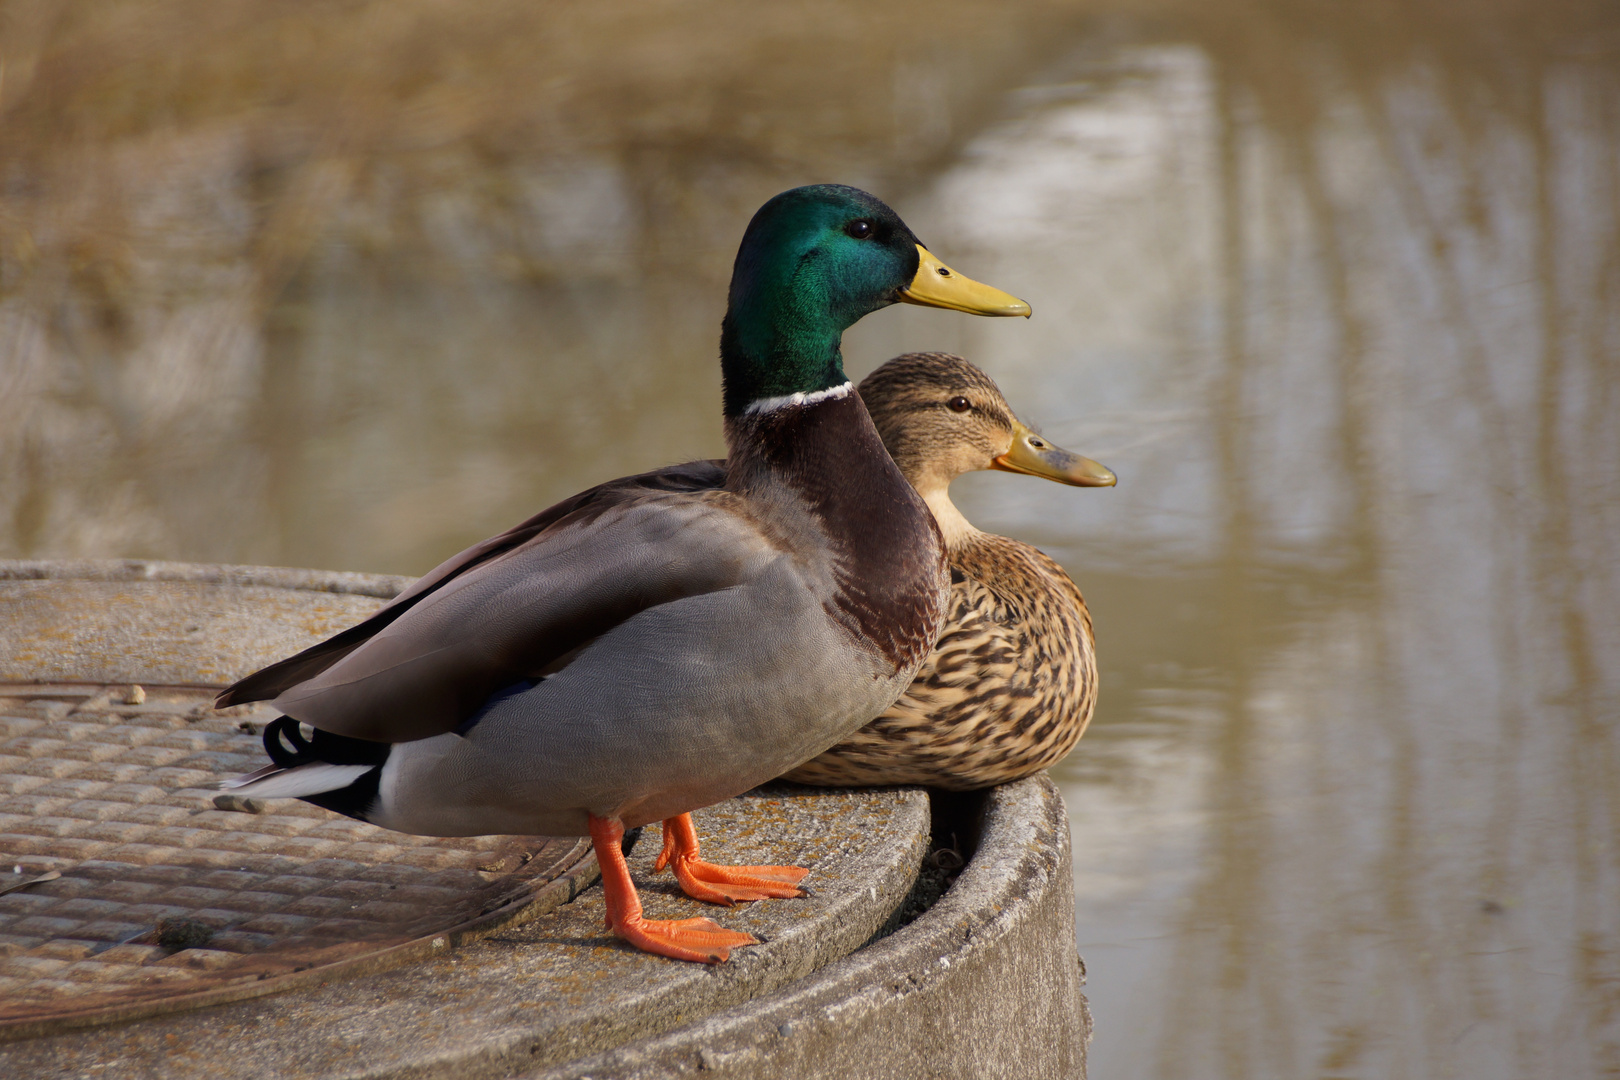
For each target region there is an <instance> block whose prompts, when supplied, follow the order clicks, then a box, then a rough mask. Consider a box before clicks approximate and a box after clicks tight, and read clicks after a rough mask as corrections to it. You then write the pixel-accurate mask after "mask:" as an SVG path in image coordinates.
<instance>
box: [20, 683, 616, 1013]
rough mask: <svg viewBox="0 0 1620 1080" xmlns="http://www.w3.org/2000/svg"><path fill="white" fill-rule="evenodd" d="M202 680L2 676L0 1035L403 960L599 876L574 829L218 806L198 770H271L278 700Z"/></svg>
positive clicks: (522, 914)
mask: <svg viewBox="0 0 1620 1080" xmlns="http://www.w3.org/2000/svg"><path fill="white" fill-rule="evenodd" d="M213 694H214V691H212V690H203V689H194V688H183V687H147V688H144V689H142V690H136V689H134V688H132V687H130V686H128V685H120V686H95V685H40V684H33V685H18V684H11V685H7V684H0V1037H8V1036H9V1037H20V1036H25V1035H32V1034H38V1033H41V1032H43V1031H48V1030H54V1029H56V1028H59V1027H62V1026H74V1025H78V1024H83V1023H93V1022H98V1021H103V1020H110V1019H128V1018H131V1017H134V1016H139V1015H146V1014H150V1013H154V1012H161V1011H169V1010H171V1009H174V1008H182V1007H192V1006H196V1005H202V1004H211V1003H215V1002H219V1001H228V1000H237V999H240V998H242V997H248V996H253V995H256V994H259V993H266V992H270V991H272V990H279V989H287V988H290V987H292V986H294V985H304V984H306V983H308V982H311V981H313V980H316V979H326V978H331V977H336V976H339V975H346V974H356V973H360V972H362V971H372V970H378V969H380V968H382V967H386V966H392V965H393V964H397V963H402V962H408V961H409V960H411V959H413V958H417V957H420V956H425V955H430V954H431V953H432V952H433V951H435V950H437V949H441V948H445V947H448V946H449V945H450V944H453V943H455V942H456V941H458V940H460V939H461V938H464V937H468V936H476V935H477V934H478V933H480V932H487V931H488V930H490V929H493V928H494V927H495V926H497V925H507V924H509V923H510V922H512V921H514V920H516V919H519V918H527V917H534V916H537V915H539V914H542V913H544V912H545V911H549V910H552V909H553V908H555V907H556V906H557V905H558V904H560V903H565V902H567V900H569V899H571V898H572V896H573V895H574V893H575V892H576V891H577V890H578V889H579V888H582V887H584V885H586V884H588V883H589V881H590V880H592V879H593V878H594V873H595V863H594V860H593V859H591V858H590V857H589V845H588V843H586V842H585V841H583V840H580V839H576V838H574V837H567V838H546V837H498V836H483V837H471V838H465V839H435V838H430V837H418V836H407V835H405V834H402V833H394V832H389V831H388V830H385V829H380V828H377V827H375V826H372V825H367V824H364V823H362V822H358V821H353V820H351V819H349V818H345V817H341V816H339V815H337V814H333V813H330V812H328V811H325V810H321V809H319V808H317V807H314V806H310V805H308V804H305V803H301V802H297V801H292V800H277V801H274V802H271V803H268V804H266V805H265V807H264V808H263V810H262V812H258V813H249V812H239V811H231V810H224V809H220V808H219V806H218V805H216V796H217V792H215V791H213V790H210V789H207V788H205V786H204V785H206V784H209V783H211V782H212V781H215V780H218V779H221V778H223V777H226V776H231V775H234V774H236V773H239V772H244V771H247V770H249V769H253V768H256V767H258V766H259V765H261V764H263V763H264V752H263V750H262V748H261V747H260V745H259V730H260V728H261V727H262V725H263V724H264V723H265V722H267V721H269V720H271V719H273V718H274V717H275V716H276V714H275V713H274V712H271V711H269V710H267V709H264V708H263V707H260V706H250V707H243V708H236V709H229V710H224V711H215V710H214V709H212V708H211V707H210V705H209V703H210V701H211V700H212V698H213ZM237 802H241V800H237ZM252 808H253V809H259V807H257V806H253V807H252ZM52 872H55V873H56V874H57V875H59V876H56V877H49V875H50V874H51V873H52Z"/></svg>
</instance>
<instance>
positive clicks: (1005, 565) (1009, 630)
mask: <svg viewBox="0 0 1620 1080" xmlns="http://www.w3.org/2000/svg"><path fill="white" fill-rule="evenodd" d="M860 392H861V396H862V398H863V399H864V400H865V401H866V403H867V407H868V409H869V410H870V411H871V413H872V417H873V420H874V421H875V422H876V424H877V426H878V430H879V432H880V433H881V434H882V436H883V440H884V444H885V445H886V446H887V447H889V449H890V452H891V453H892V454H893V455H894V457H895V460H896V463H897V464H899V465H900V468H901V471H902V472H903V473H905V475H906V478H907V479H908V480H910V481H912V483H913V484H914V485H915V486H916V487H917V488H918V490H919V492H921V493H922V494H923V495H924V497H925V498H926V499H928V501H929V504H930V506H931V507H933V508H934V511H935V514H936V516H937V517H939V518H940V519H941V525H942V527H943V528H944V532H945V536H946V544H947V551H948V555H949V559H950V564H951V569H952V574H951V578H952V585H951V596H950V603H949V607H948V609H947V613H946V622H945V626H944V629H943V631H942V632H941V635H940V638H939V641H938V643H937V645H936V646H935V648H934V651H933V652H932V653H931V654H930V655H929V656H928V658H927V659H926V660H925V661H924V662H923V666H922V668H921V669H920V670H919V671H918V674H917V677H916V679H915V681H914V682H913V683H912V684H911V687H910V688H909V689H908V690H907V691H906V693H905V694H904V695H903V696H902V697H901V698H900V700H899V701H897V702H895V704H894V705H892V706H891V707H890V708H889V709H888V710H887V711H886V712H884V713H883V714H882V715H881V716H879V717H878V718H877V719H875V720H873V721H872V722H871V723H869V724H867V725H866V726H865V727H864V728H862V729H861V730H860V731H858V732H856V733H855V734H854V735H852V736H850V737H848V738H846V739H845V740H844V741H842V742H840V743H838V744H837V745H836V746H834V747H833V748H832V749H830V750H828V751H826V752H825V753H823V754H821V755H820V756H819V757H817V758H815V759H813V760H811V761H809V762H807V763H805V764H804V765H801V766H799V767H798V768H796V769H794V770H793V771H792V772H790V773H788V774H787V779H790V780H795V781H798V782H800V783H805V784H816V785H822V786H837V785H859V784H922V785H929V786H934V787H942V788H949V789H953V790H970V789H973V788H980V787H987V786H990V785H992V784H999V783H1004V782H1007V781H1009V780H1016V779H1018V778H1020V777H1024V776H1028V775H1030V774H1031V773H1034V772H1037V771H1039V770H1041V769H1044V768H1046V767H1048V766H1049V765H1052V764H1053V763H1054V762H1056V761H1058V760H1059V759H1061V758H1062V757H1063V756H1064V755H1065V754H1067V753H1068V752H1069V751H1070V750H1071V749H1073V747H1074V745H1075V743H1076V741H1077V740H1079V738H1080V736H1081V735H1082V734H1083V733H1084V732H1085V729H1086V725H1087V724H1088V723H1089V722H1090V720H1091V714H1092V710H1093V708H1094V707H1095V704H1096V696H1097V664H1096V654H1095V651H1094V648H1093V639H1092V628H1091V616H1090V614H1089V612H1087V610H1086V605H1085V600H1084V599H1083V598H1082V597H1081V595H1080V590H1079V588H1078V587H1076V585H1075V584H1074V582H1073V581H1072V580H1070V578H1069V576H1068V575H1067V574H1066V573H1064V572H1063V569H1062V567H1060V566H1058V564H1057V563H1055V562H1053V561H1052V560H1051V559H1050V558H1048V557H1047V556H1045V555H1043V554H1042V553H1041V552H1039V551H1037V550H1036V549H1035V548H1033V547H1031V546H1030V545H1028V544H1024V543H1021V542H1019V541H1017V540H1012V539H1008V538H1007V537H1004V536H996V535H993V534H990V533H985V532H981V531H979V530H978V529H975V528H973V527H972V526H971V525H969V524H968V523H967V522H966V520H965V519H963V518H961V515H960V514H958V513H956V511H955V508H954V507H953V506H951V504H950V502H949V499H948V497H947V496H946V495H945V488H946V487H947V486H948V484H949V482H950V478H951V477H954V476H955V475H959V474H960V473H961V472H965V471H968V470H969V469H972V468H990V467H999V466H992V464H991V462H992V461H993V460H994V459H996V458H997V456H998V455H1000V454H1002V453H1003V452H1006V451H1007V447H1008V444H1009V443H1010V442H1011V441H1012V439H1013V437H1014V434H1015V432H1022V433H1023V434H1024V435H1026V436H1027V435H1028V434H1029V433H1028V431H1027V429H1024V428H1022V425H1019V424H1018V423H1017V420H1016V418H1014V417H1013V414H1012V412H1011V410H1010V409H1009V408H1008V407H1007V404H1006V402H1005V400H1004V399H1003V398H1002V396H1001V393H1000V391H999V390H997V389H996V387H995V384H994V383H993V382H991V381H990V379H989V378H988V377H987V376H985V375H984V373H983V372H981V371H979V370H978V369H977V368H975V367H973V365H971V364H969V363H968V362H967V361H966V360H963V359H961V358H960V357H955V356H949V355H946V354H939V353H923V354H911V355H908V356H903V357H898V358H896V359H895V360H891V361H890V362H889V363H888V364H885V365H884V366H883V367H882V368H879V369H878V370H877V371H876V372H874V373H873V374H872V375H871V376H870V377H869V378H868V379H867V380H866V381H865V382H863V383H862V384H861V387H860ZM959 396H965V397H967V398H968V399H969V402H970V404H971V408H970V409H969V410H966V412H965V413H962V414H957V413H956V412H955V410H953V409H952V408H951V407H950V405H949V402H950V401H951V400H952V399H953V398H956V397H959ZM1037 441H1038V440H1037ZM1052 449H1053V450H1054V451H1056V448H1052ZM1056 452H1057V453H1060V454H1061V453H1063V452H1062V451H1056ZM1081 460H1083V459H1081ZM1088 464H1094V463H1088ZM1053 478H1054V479H1058V478H1059V477H1053ZM1068 482H1071V483H1073V482H1076V481H1073V480H1070V481H1068ZM953 518H954V521H953Z"/></svg>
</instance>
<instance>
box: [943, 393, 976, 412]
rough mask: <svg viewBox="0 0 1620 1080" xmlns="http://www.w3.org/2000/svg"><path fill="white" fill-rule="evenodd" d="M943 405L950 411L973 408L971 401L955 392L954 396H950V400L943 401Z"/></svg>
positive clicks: (965, 410) (962, 410)
mask: <svg viewBox="0 0 1620 1080" xmlns="http://www.w3.org/2000/svg"><path fill="white" fill-rule="evenodd" d="M945 407H946V408H947V409H949V410H951V412H967V411H968V410H969V409H971V408H973V402H971V401H969V400H968V399H967V398H965V397H963V396H962V395H961V394H957V395H956V396H955V397H953V398H951V400H949V401H947V402H946V403H945Z"/></svg>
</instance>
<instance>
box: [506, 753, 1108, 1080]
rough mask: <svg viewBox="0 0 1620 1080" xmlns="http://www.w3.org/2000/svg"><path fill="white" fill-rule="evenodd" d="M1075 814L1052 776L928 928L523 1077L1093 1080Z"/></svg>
mask: <svg viewBox="0 0 1620 1080" xmlns="http://www.w3.org/2000/svg"><path fill="white" fill-rule="evenodd" d="M1071 874H1072V870H1071V863H1070V851H1069V826H1068V814H1067V811H1066V810H1065V808H1064V805H1063V798H1062V796H1061V795H1060V794H1059V793H1058V790H1057V788H1056V786H1054V785H1053V783H1052V782H1051V780H1050V779H1048V778H1047V777H1046V776H1045V775H1044V774H1042V775H1040V776H1036V777H1031V778H1030V779H1028V780H1023V781H1020V782H1018V783H1016V784H1009V785H1006V786H1004V787H1001V788H998V789H996V790H994V791H992V792H991V793H989V797H988V799H987V806H986V810H985V819H984V827H983V836H982V838H981V840H980V844H979V848H978V851H977V853H976V854H975V855H974V858H973V860H972V862H970V863H969V865H968V867H967V868H966V869H965V870H964V871H963V873H962V875H961V877H960V878H958V880H957V882H956V884H955V886H953V887H952V889H951V891H950V892H949V893H947V894H946V896H945V897H944V898H942V899H941V900H940V902H939V903H938V904H936V905H935V906H934V907H933V908H932V909H930V910H929V911H928V912H927V913H925V914H924V915H923V916H922V917H921V918H919V919H918V920H916V921H915V922H913V923H911V924H910V925H909V926H906V927H903V928H902V929H901V930H899V931H898V932H896V933H895V934H893V935H891V936H889V937H887V938H884V939H883V940H881V941H878V942H876V943H875V944H873V945H871V946H868V947H867V948H865V949H862V950H860V951H859V952H856V953H853V954H851V955H849V956H847V957H845V958H844V959H842V960H840V961H837V962H836V963H833V964H829V965H828V966H827V967H825V968H822V969H821V970H820V971H818V972H816V973H815V974H813V975H810V976H807V977H806V978H804V979H801V980H799V981H798V982H795V983H793V984H791V985H789V986H787V987H785V988H783V989H782V990H779V991H777V992H775V993H773V994H769V995H766V996H764V997H761V998H757V999H755V1000H754V1001H751V1002H748V1003H746V1004H743V1005H740V1006H737V1007H734V1008H731V1009H727V1010H725V1011H722V1012H719V1013H715V1014H714V1015H712V1016H710V1017H708V1018H706V1019H704V1020H701V1021H699V1022H697V1023H694V1024H690V1025H688V1026H686V1027H683V1028H680V1029H678V1030H676V1031H672V1032H668V1033H666V1034H663V1035H659V1036H655V1037H652V1038H648V1039H643V1040H641V1041H639V1042H635V1043H630V1044H627V1045H625V1046H622V1047H619V1048H618V1049H616V1050H611V1051H608V1052H605V1053H601V1054H596V1055H593V1056H591V1057H588V1058H581V1059H577V1060H575V1061H573V1062H570V1063H568V1064H566V1065H562V1066H557V1067H553V1068H549V1069H543V1070H540V1071H536V1072H531V1073H527V1074H524V1075H525V1077H526V1080H609V1078H612V1080H655V1078H664V1077H675V1076H684V1075H687V1074H689V1073H692V1072H696V1071H698V1070H704V1071H706V1072H709V1073H712V1074H714V1075H718V1076H726V1077H735V1078H739V1080H744V1078H746V1080H752V1078H759V1080H765V1078H778V1077H793V1078H795V1080H799V1078H803V1077H820V1076H826V1077H848V1076H860V1077H863V1078H865V1080H884V1078H894V1080H901V1078H911V1077H917V1076H925V1075H927V1076H934V1075H937V1076H949V1077H1006V1078H1020V1080H1022V1078H1035V1077H1040V1078H1046V1077H1081V1078H1083V1077H1084V1076H1085V1068H1086V1044H1087V1042H1088V1041H1089V1040H1090V1038H1091V1016H1090V1012H1089V1010H1088V1009H1087V1007H1086V1001H1085V997H1084V995H1083V993H1082V992H1081V985H1082V982H1083V975H1082V968H1081V965H1080V959H1079V956H1078V955H1077V953H1076V952H1075V947H1074V882H1073V878H1072V876H1071Z"/></svg>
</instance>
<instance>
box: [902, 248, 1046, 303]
mask: <svg viewBox="0 0 1620 1080" xmlns="http://www.w3.org/2000/svg"><path fill="white" fill-rule="evenodd" d="M917 256H918V263H917V276H916V277H914V278H912V279H911V284H910V285H908V286H906V287H905V288H904V289H901V290H900V299H901V300H902V301H903V302H905V303H907V304H921V305H922V306H923V307H939V308H949V309H950V310H952V311H965V312H967V313H968V314H969V315H1022V316H1023V317H1024V318H1026V319H1027V318H1029V314H1030V312H1029V305H1028V304H1026V303H1024V302H1023V301H1022V300H1020V299H1018V297H1016V296H1013V295H1012V294H1011V293H1004V292H1002V291H1001V290H1000V289H997V288H992V287H991V286H989V285H983V284H980V283H979V282H977V281H974V280H973V279H972V278H970V277H964V276H963V275H961V274H958V273H957V272H956V271H955V270H952V269H951V268H950V267H948V266H946V265H945V264H944V263H942V262H940V261H939V260H938V259H936V258H935V257H934V256H933V254H932V253H931V252H929V250H928V249H927V248H925V247H923V246H922V245H921V244H918V245H917Z"/></svg>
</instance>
